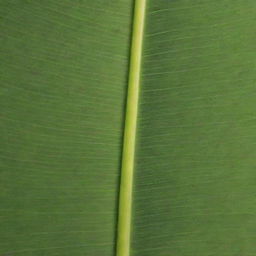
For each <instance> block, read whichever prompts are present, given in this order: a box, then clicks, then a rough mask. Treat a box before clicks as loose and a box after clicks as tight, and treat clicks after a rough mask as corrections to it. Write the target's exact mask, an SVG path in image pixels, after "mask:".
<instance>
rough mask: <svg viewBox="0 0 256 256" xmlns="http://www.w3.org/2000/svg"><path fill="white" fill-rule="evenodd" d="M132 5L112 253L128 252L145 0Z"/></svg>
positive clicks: (120, 255) (123, 255)
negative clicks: (117, 202)
mask: <svg viewBox="0 0 256 256" xmlns="http://www.w3.org/2000/svg"><path fill="white" fill-rule="evenodd" d="M134 5H135V6H134V15H133V28H132V40H131V52H130V68H129V79H128V92H127V103H126V116H125V126H124V141H123V153H122V166H121V182H120V195H119V212H118V230H117V250H116V256H130V237H131V214H132V184H133V173H134V157H135V143H136V126H137V116H138V101H139V85H140V72H141V55H142V39H143V29H144V20H145V9H146V0H135V1H134Z"/></svg>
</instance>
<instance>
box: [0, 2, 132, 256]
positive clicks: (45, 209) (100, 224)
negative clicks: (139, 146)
mask: <svg viewBox="0 0 256 256" xmlns="http://www.w3.org/2000/svg"><path fill="white" fill-rule="evenodd" d="M131 15H132V4H131V3H130V1H101V0H93V1H80V0H74V1H73V0H72V1H71V0H44V1H30V0H24V1H23V0H22V1H21V0H17V1H16V0H15V1H9V0H0V16H1V21H0V31H1V32H0V33H1V39H0V40H1V41H0V51H1V52H0V54H1V63H0V72H1V74H0V83H1V88H0V97H1V98H0V109H1V126H0V129H1V156H0V160H1V171H0V202H1V203H0V208H1V209H0V216H1V218H0V227H1V229H0V255H1V256H2V255H6V256H7V255H10V256H11V255H13V256H14V255H15V256H23V255H24V256H43V255H48V256H57V255H61V256H71V255H73V256H82V255H83V256H84V255H90V256H99V255H100V256H110V255H115V243H116V218H117V203H118V201H117V200H118V186H119V175H120V173H119V172H120V156H121V146H122V134H123V111H124V104H125V96H126V83H127V82H126V81H127V69H128V55H129V44H130V38H129V37H130V29H131V19H132V16H131Z"/></svg>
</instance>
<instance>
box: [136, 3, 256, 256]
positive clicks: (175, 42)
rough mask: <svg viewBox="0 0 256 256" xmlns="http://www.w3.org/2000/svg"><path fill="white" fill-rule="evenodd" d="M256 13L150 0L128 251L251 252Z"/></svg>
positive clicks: (164, 255) (182, 255) (171, 255)
mask: <svg viewBox="0 0 256 256" xmlns="http://www.w3.org/2000/svg"><path fill="white" fill-rule="evenodd" d="M255 10H256V2H255V1H253V0H236V1H233V0H225V1H223V0H221V1H218V0H217V1H210V0H205V1H201V0H194V1H191V0H188V1H186V0H178V1H165V0H160V1H154V0H151V1H148V9H147V15H146V17H147V18H146V31H145V37H144V53H143V66H142V69H143V74H142V84H141V95H140V113H139V120H138V122H139V127H138V140H137V155H136V157H137V160H136V168H135V188H134V211H133V219H134V221H133V226H132V228H133V233H132V235H133V243H132V249H133V253H132V255H134V256H151V255H152V256H208V255H209V256H210V255H211V256H212V255H214V256H242V255H243V256H249V255H256V246H255V235H256V233H255V230H256V196H255V185H256V183H255V179H256V173H255V163H256V162H255V152H256V144H255V140H256V133H255V124H256V117H255V109H256V97H255V81H256V75H255V74H256V70H255V67H256V65H255V64H256V44H255V43H256V40H255V39H256V38H255V33H254V32H255V28H256V19H255V14H256V11H255Z"/></svg>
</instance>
